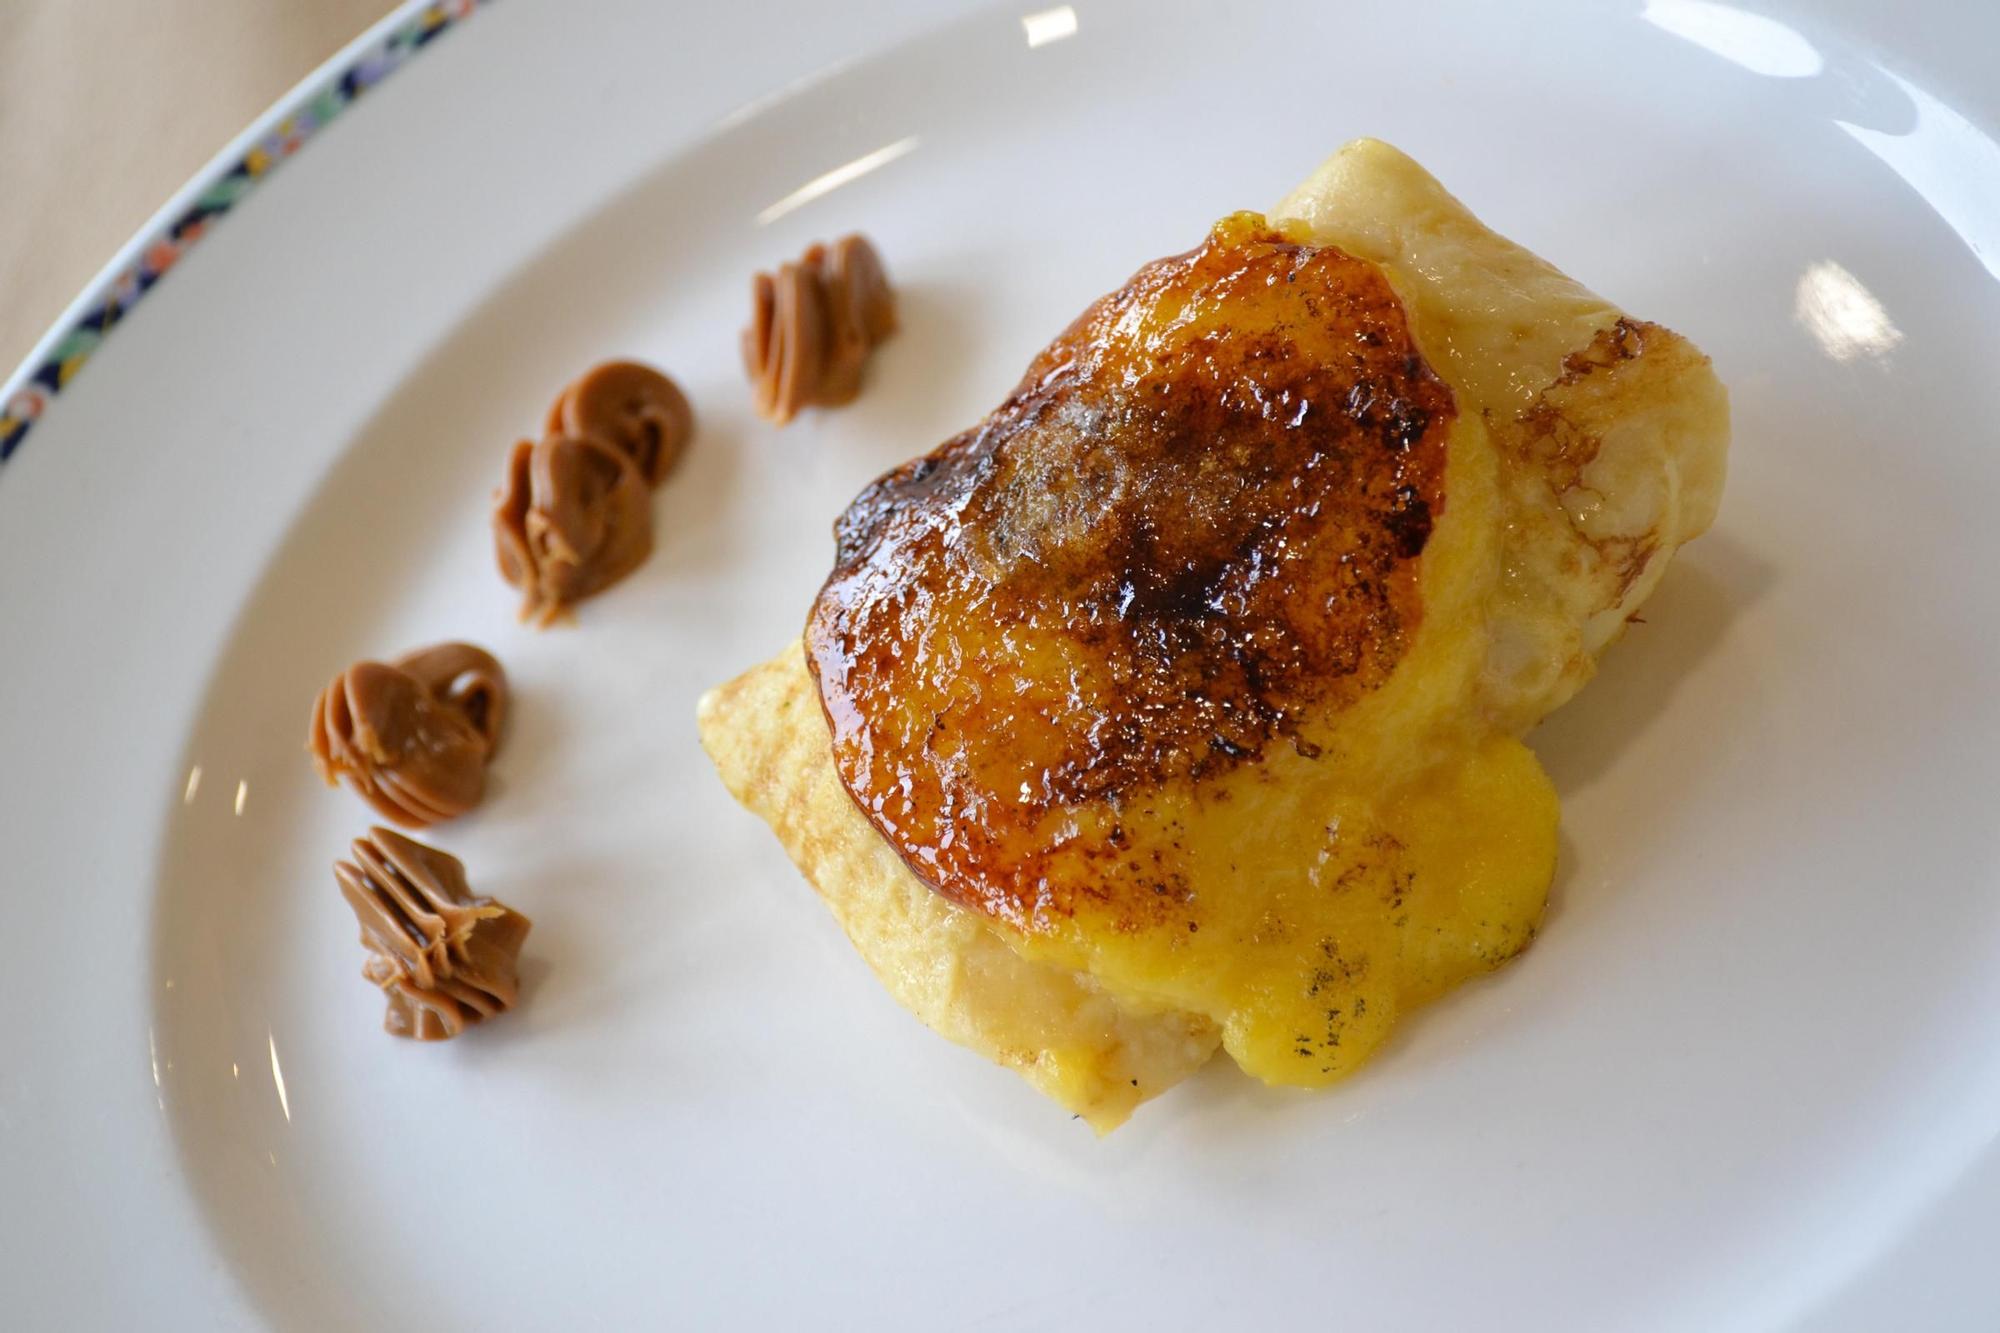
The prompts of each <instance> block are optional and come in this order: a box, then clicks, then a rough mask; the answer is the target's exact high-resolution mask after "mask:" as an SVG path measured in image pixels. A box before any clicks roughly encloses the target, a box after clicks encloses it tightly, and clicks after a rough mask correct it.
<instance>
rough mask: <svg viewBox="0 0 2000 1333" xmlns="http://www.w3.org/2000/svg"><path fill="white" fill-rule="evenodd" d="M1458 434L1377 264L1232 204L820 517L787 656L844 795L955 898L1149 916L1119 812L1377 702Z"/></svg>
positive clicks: (1162, 867) (1139, 854) (1152, 904)
mask: <svg viewBox="0 0 2000 1333" xmlns="http://www.w3.org/2000/svg"><path fill="white" fill-rule="evenodd" d="M1453 413H1454V406H1453V401H1452V397H1451V393H1450V391H1449V390H1448V389H1447V388H1446V386H1445V385H1444V383H1443V382H1442V381H1441V380H1440V379H1439V378H1438V377H1437V376H1436V375H1435V374H1433V373H1432V371H1431V370H1430V368H1429V367H1428V366H1427V365H1426V364H1425V363H1424V361H1423V359H1422V357H1421V356H1420V355H1419V354H1418V351H1417V348H1416V344H1415V342H1414V340H1413V339H1412V336H1411V333H1410V330H1409V327H1408V324H1407V322H1406V319H1405V316H1404V311H1403V307H1402V305H1401V303H1400V302H1399V300H1398V299H1397V297H1396V295H1395V293H1394V292H1393V291H1392V290H1391V288H1390V286H1389V284H1388V282H1387V281H1386V279H1385V278H1384V277H1383V275H1382V273H1381V271H1380V270H1379V269H1378V268H1377V267H1376V266H1375V265H1373V264H1371V263H1368V262H1366V261H1363V260H1359V259H1356V258H1353V257H1351V256H1349V255H1347V254H1345V253H1344V252H1342V251H1340V250H1338V249H1335V248H1332V247H1330V246H1314V245H1310V244H1302V243H1300V242H1298V241H1295V240H1293V239H1289V238H1288V237H1287V236H1285V235H1283V234H1280V233H1279V232H1277V231H1275V230H1273V229H1272V228H1271V227H1270V226H1269V225H1268V224H1266V223H1265V221H1264V220H1263V219H1262V218H1261V217H1258V216H1257V215H1254V214H1238V215H1236V216H1235V217H1232V218H1229V219H1225V220H1224V221H1223V222H1222V223H1219V224H1218V225H1217V226H1216V228H1215V230H1214V231H1213V232H1212V233H1211V234H1210V235H1209V237H1208V238H1207V239H1206V240H1205V241H1204V242H1203V243H1202V244H1201V245H1199V246H1197V247H1196V248H1195V249H1193V250H1191V251H1189V252H1188V253H1186V254H1183V255H1178V256H1175V257H1172V258H1169V259H1163V260H1160V261H1158V262H1156V263H1153V264H1150V265H1148V266H1146V267H1145V268H1143V269H1141V270H1140V271H1139V272H1138V273H1137V274H1136V275H1134V276H1133V278H1132V279H1131V281H1130V282H1128V283H1127V284H1126V285H1125V286H1124V287H1123V288H1121V289H1119V290H1118V291H1116V292H1114V293H1112V294H1111V295H1109V296H1107V297H1105V298H1103V299H1102V300H1100V301H1099V302H1097V303H1096V304H1095V305H1094V306H1092V307H1091V308H1090V309H1089V310H1087V311H1085V312H1084V314H1083V316H1082V317H1081V318H1079V319H1078V320H1077V321H1076V322H1075V323H1074V324H1072V325H1071V326H1070V327H1069V328H1068V329H1067V330H1065V331H1064V333H1063V334H1062V335H1061V336H1060V337H1058V338H1057V339H1056V341H1055V342H1054V343H1052V344H1050V346H1049V347H1048V348H1047V349H1046V350H1045V351H1043V352H1042V353H1041V355H1040V356H1038V357H1037V358H1036V359H1035V361H1034V363H1033V364H1032V365H1030V366H1029V368H1028V372H1027V374H1026V376H1025V377H1024V378H1023V379H1022V381H1021V383H1020V385H1019V386H1018V387H1017V388H1016V389H1015V390H1014V392H1013V393H1012V395H1010V396H1009V397H1008V399H1007V400H1006V401H1005V402H1003V403H1002V404H1001V405H1000V406H999V408H998V409H996V410H995V411H994V412H993V413H992V414H991V415H990V416H988V417H987V418H986V420H985V421H984V422H982V423H981V424H980V425H978V426H976V427H975V428H973V429H972V430H969V431H967V432H965V433H964V434H962V435H959V436H957V437H956V438H954V439H952V440H949V441H947V442H946V443H945V444H944V445H942V446H940V447H939V448H938V449H937V450H935V451H933V452H932V453H930V454H928V455H926V456H925V457H922V458H919V459H916V460H915V461H913V462H911V463H908V464H906V465H904V466H902V467H900V468H897V469H896V470H894V471H892V472H890V473H889V474H888V475H886V476H884V477H882V478H881V479H880V480H878V481H876V482H874V483H873V484H872V485H870V486H869V487H868V488H867V489H866V490H865V491H863V492H862V494H861V495H860V496H859V498H857V499H856V500H855V502H854V503H853V505H852V506H851V507H850V508H849V509H848V511H847V512H846V514H845V515H843V516H842V518H841V519H840V520H839V522H838V523H837V524H836V528H835V535H836V538H837V541H838V555H837V563H836V567H835V569H834V571H833V574H832V576H831V577H830V578H829V579H828V580H827V582H826V585H825V587H824V588H823V589H822V590H821V592H820V595H819V597H818V599H817V600H816V602H815V603H814V606H813V610H812V614H811V618H810V620H809V623H808V626H807V632H806V653H807V658H808V664H809V666H810V667H811V669H812V672H813V674H814V676H815V678H816V679H817V681H818V685H819V690H820V696H821V701H822V703H823V704H824V706H825V709H826V713H827V717H828V719H829V721H830V723H831V726H832V732H833V747H834V757H835V763H836V766H837V768H838V770H839V773H840V777H841V780H842V782H843V783H844V784H845V785H846V787H847V789H848V791H849V792H850V793H851V794H852V796H853V797H854V799H855V801H856V802H857V804H858V805H859V806H860V808H861V810H862V811H863V812H864V813H865V814H866V815H867V817H868V818H869V820H870V821H871V822H872V823H873V824H874V826H875V827H876V828H877V829H878V830H879V831H880V832H881V833H882V835H883V836H884V837H885V838H886V839H887V840H888V841H889V843H890V844H891V845H892V846H894V847H895V848H896V849H897V850H898V852H899V853H900V854H901V855H902V856H903V858H904V859H905V860H906V861H907V862H908V863H909V864H910V866H911V867H912V869H913V870H914V871H915V872H916V873H917V874H918V875H919V876H920V877H921V878H923V879H924V880H925V881H926V882H928V883H929V884H930V885H932V886H933V887H934V888H935V889H937V890H938V891H939V892H940V893H942V894H944V895H945V896H946V897H947V898H949V899H951V900H953V901H955V902H957V903H960V904H961V905H964V906H966V907H969V908H973V909H976V910H979V911H982V912H985V913H987V914H989V915H991V916H994V917H997V918H1000V919H1003V920H1007V921H1010V922H1012V923H1014V924H1016V925H1021V926H1028V927H1034V926H1036V925H1048V924H1052V922H1053V920H1054V919H1056V918H1066V917H1068V916H1070V915H1072V914H1073V913H1074V912H1075V910H1076V909H1077V907H1078V906H1079V905H1081V901H1082V900H1083V899H1086V898H1087V899H1090V900H1093V903H1094V905H1095V906H1096V907H1097V908H1099V909H1102V910H1106V911H1108V912H1109V914H1110V915H1111V917H1112V918H1113V919H1115V920H1117V921H1119V922H1121V923H1122V924H1124V925H1125V926H1127V927H1128V928H1137V927H1140V926H1143V925H1145V924H1148V923H1153V922H1156V921H1157V920H1158V919H1160V918H1161V917H1162V915H1163V914H1162V910H1161V909H1162V908H1163V907H1164V905H1165V903H1166V902H1167V901H1168V900H1172V899H1181V898H1184V897H1185V896H1186V890H1185V886H1184V885H1181V884H1178V883H1176V882H1175V881H1176V879H1177V875H1176V872H1175V868H1174V862H1175V860H1176V859H1177V858H1176V857H1175V856H1174V855H1173V848H1172V846H1171V836H1170V834H1169V836H1168V837H1167V839H1166V840H1165V842H1164V844H1163V843H1162V841H1161V839H1159V838H1155V837H1153V836H1151V835H1148V836H1146V837H1145V839H1144V841H1145V843H1148V844H1151V845H1150V846H1143V847H1134V846H1133V845H1132V844H1131V843H1130V842H1129V840H1128V834H1127V832H1126V827H1125V825H1126V823H1127V822H1128V813H1129V814H1130V815H1131V816H1133V818H1132V819H1131V820H1130V821H1129V822H1133V823H1135V824H1136V825H1147V824H1150V822H1151V821H1149V820H1147V819H1146V818H1144V814H1145V813H1149V812H1150V810H1149V808H1150V807H1151V806H1153V805H1155V804H1157V803H1158V802H1157V799H1156V798H1159V797H1161V796H1162V795H1163V794H1170V793H1178V795H1177V796H1174V797H1173V803H1174V804H1176V805H1178V804H1180V803H1181V802H1182V801H1184V800H1185V799H1187V798H1188V797H1189V796H1190V794H1193V795H1194V796H1196V797H1197V798H1198V796H1199V793H1200V792H1201V791H1203V790H1206V789H1207V788H1208V786H1211V785H1212V784H1213V781H1214V779H1216V778H1217V777H1219V776H1220V775H1221V774H1223V773H1226V772H1230V771H1234V770H1240V769H1242V768H1244V767H1246V766H1254V765H1258V764H1260V763H1262V762H1263V761H1264V760H1265V759H1266V758H1267V756H1269V755H1270V754H1271V753H1272V752H1273V747H1283V748H1284V749H1286V750H1289V751H1291V752H1293V753H1295V754H1297V755H1299V756H1302V757H1304V758H1307V759H1310V758H1313V757H1315V756H1316V755H1317V753H1318V747H1319V743H1320V742H1319V740H1317V739H1316V737H1323V736H1324V734H1325V730H1326V728H1325V719H1326V718H1328V717H1330V716H1333V715H1336V714H1338V713H1339V711H1340V710H1342V709H1343V708H1345V707H1348V706H1350V705H1352V704H1353V703H1354V702H1355V701H1356V700H1358V699H1359V698H1361V697H1362V696H1364V695H1365V694H1367V693H1368V692H1370V691H1372V690H1374V689H1376V688H1378V687H1379V686H1380V685H1381V684H1382V683H1383V682H1384V680H1385V679H1386V678H1387V677H1388V675H1389V673H1390V672H1391V671H1392V670H1393V669H1394V668H1395V666H1396V663H1397V661H1398V660H1399V659H1400V658H1401V656H1402V655H1403V653H1404V651H1405V650H1406V648H1407V646H1408V644H1409V642H1410V639H1411V636H1412V635H1413V634H1414V633H1415V630H1416V627H1417V625H1418V623H1419V620H1420V618H1421V616H1422V614H1423V608H1422V605H1421V603H1420V598H1419V589H1418V579H1417V575H1418V564H1419V557H1420V556H1421V554H1422V552H1423V550H1424V546H1425V543H1426V541H1427V540H1428V538H1429V536H1430V532H1431V526H1432V523H1433V522H1434V521H1435V520H1436V519H1437V517H1438V516H1439V515H1440V514H1441V513H1442V509H1443V505H1444V503H1445V497H1444V493H1443V478H1444V469H1445V439H1446V436H1447V434H1448V432H1449V430H1450V427H1451V420H1452V416H1453ZM1226 796H1227V794H1226V793H1222V795H1221V799H1226Z"/></svg>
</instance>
